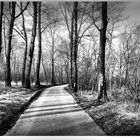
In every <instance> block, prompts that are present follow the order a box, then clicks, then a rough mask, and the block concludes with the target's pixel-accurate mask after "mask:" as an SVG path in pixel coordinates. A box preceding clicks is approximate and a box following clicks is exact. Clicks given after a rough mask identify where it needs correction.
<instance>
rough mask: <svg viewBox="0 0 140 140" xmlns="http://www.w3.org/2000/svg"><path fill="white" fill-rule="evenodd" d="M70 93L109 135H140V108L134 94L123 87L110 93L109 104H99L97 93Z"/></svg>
mask: <svg viewBox="0 0 140 140" xmlns="http://www.w3.org/2000/svg"><path fill="white" fill-rule="evenodd" d="M66 90H67V91H68V92H70V93H71V94H72V95H73V96H74V98H75V100H76V101H77V103H79V105H80V106H81V107H83V108H84V109H85V111H86V112H87V113H89V115H90V116H91V117H92V118H93V119H94V120H95V122H96V123H97V124H98V125H99V126H100V127H101V128H102V129H103V130H104V131H105V133H106V134H107V135H140V131H139V130H140V106H139V104H138V103H137V102H136V96H135V93H134V92H130V91H129V90H128V89H126V88H124V87H122V88H121V89H115V90H112V92H108V96H109V99H110V101H109V102H106V103H105V102H101V103H98V102H97V97H98V94H97V92H93V93H92V92H91V91H79V92H78V93H77V96H75V95H74V93H72V92H71V91H70V90H69V88H66Z"/></svg>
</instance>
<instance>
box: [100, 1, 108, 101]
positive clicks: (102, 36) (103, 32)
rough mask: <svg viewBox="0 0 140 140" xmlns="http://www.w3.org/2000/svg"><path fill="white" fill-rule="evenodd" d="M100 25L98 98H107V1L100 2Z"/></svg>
mask: <svg viewBox="0 0 140 140" xmlns="http://www.w3.org/2000/svg"><path fill="white" fill-rule="evenodd" d="M101 20H102V27H101V29H100V49H99V59H98V63H99V75H98V76H99V78H98V79H99V81H98V92H99V95H98V100H99V101H100V100H101V98H103V95H104V97H105V99H107V93H106V78H105V46H106V30H107V2H102V19H101Z"/></svg>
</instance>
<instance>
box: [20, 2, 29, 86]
mask: <svg viewBox="0 0 140 140" xmlns="http://www.w3.org/2000/svg"><path fill="white" fill-rule="evenodd" d="M21 11H22V2H21ZM22 29H23V32H24V37H25V50H24V57H23V66H22V86H24V80H25V69H26V57H27V48H28V38H27V33H26V28H25V18H24V14H23V13H22Z"/></svg>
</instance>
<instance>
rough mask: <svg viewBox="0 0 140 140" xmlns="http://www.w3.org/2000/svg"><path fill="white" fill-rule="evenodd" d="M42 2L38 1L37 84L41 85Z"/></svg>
mask: <svg viewBox="0 0 140 140" xmlns="http://www.w3.org/2000/svg"><path fill="white" fill-rule="evenodd" d="M41 51H42V49H41V2H38V58H37V65H36V81H35V85H36V86H40V80H39V72H40V62H41Z"/></svg>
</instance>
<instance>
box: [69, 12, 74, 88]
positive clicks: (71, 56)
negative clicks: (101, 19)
mask: <svg viewBox="0 0 140 140" xmlns="http://www.w3.org/2000/svg"><path fill="white" fill-rule="evenodd" d="M73 23H74V11H72V18H71V34H70V87H71V88H73V87H74V81H73V28H74V25H73Z"/></svg>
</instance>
